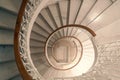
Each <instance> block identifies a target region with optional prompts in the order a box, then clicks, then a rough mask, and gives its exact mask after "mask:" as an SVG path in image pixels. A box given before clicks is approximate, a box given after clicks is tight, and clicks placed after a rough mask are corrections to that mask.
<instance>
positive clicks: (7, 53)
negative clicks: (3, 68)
mask: <svg viewBox="0 0 120 80" xmlns="http://www.w3.org/2000/svg"><path fill="white" fill-rule="evenodd" d="M11 60H15V58H14V50H13V45H0V63H1V62H7V61H11Z"/></svg>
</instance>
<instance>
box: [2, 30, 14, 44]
mask: <svg viewBox="0 0 120 80" xmlns="http://www.w3.org/2000/svg"><path fill="white" fill-rule="evenodd" d="M0 38H1V39H0V45H1V44H6V45H12V44H13V39H14V32H13V31H12V30H7V29H0Z"/></svg>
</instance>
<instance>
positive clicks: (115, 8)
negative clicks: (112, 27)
mask: <svg viewBox="0 0 120 80" xmlns="http://www.w3.org/2000/svg"><path fill="white" fill-rule="evenodd" d="M113 13H114V14H113ZM119 13H120V1H119V0H116V1H115V2H114V3H113V4H112V5H111V6H110V7H109V8H108V9H107V10H105V11H104V13H102V14H101V15H100V16H99V17H98V18H96V20H94V22H92V23H91V24H90V25H89V26H88V27H90V28H91V29H92V30H94V31H97V30H99V29H101V28H103V27H106V26H108V25H109V24H111V23H113V22H115V21H117V20H119V19H120V14H119ZM112 15H113V16H112ZM99 19H100V20H99ZM96 26H97V27H96Z"/></svg>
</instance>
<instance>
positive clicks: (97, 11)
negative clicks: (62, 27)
mask: <svg viewBox="0 0 120 80" xmlns="http://www.w3.org/2000/svg"><path fill="white" fill-rule="evenodd" d="M101 4H102V5H101ZM111 5H112V2H111V1H110V0H98V1H97V2H96V4H95V5H94V7H93V8H92V9H91V11H90V12H89V13H88V15H87V16H86V18H85V19H84V20H83V22H82V23H81V24H82V25H85V26H87V25H89V24H90V23H91V22H93V21H94V20H95V19H96V18H97V17H99V15H101V14H102V13H103V12H104V11H106V10H107V9H108V8H109V7H110V6H111Z"/></svg>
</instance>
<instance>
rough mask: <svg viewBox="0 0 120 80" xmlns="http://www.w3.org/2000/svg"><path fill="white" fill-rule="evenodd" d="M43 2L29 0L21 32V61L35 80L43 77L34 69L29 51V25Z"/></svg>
mask: <svg viewBox="0 0 120 80" xmlns="http://www.w3.org/2000/svg"><path fill="white" fill-rule="evenodd" d="M41 1H42V0H29V1H28V3H27V5H26V8H25V13H24V15H23V18H22V23H21V29H20V31H19V52H20V55H21V60H22V62H23V65H24V67H25V69H26V71H27V72H28V74H29V75H30V76H31V77H32V78H33V79H34V80H40V79H42V77H41V76H40V74H39V73H38V72H37V70H36V68H35V67H34V65H33V63H32V61H31V59H30V53H29V51H28V48H29V46H27V45H28V44H27V37H26V36H27V33H28V30H29V23H30V21H31V19H32V16H33V14H34V11H35V10H36V8H37V7H38V5H40V3H41Z"/></svg>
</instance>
